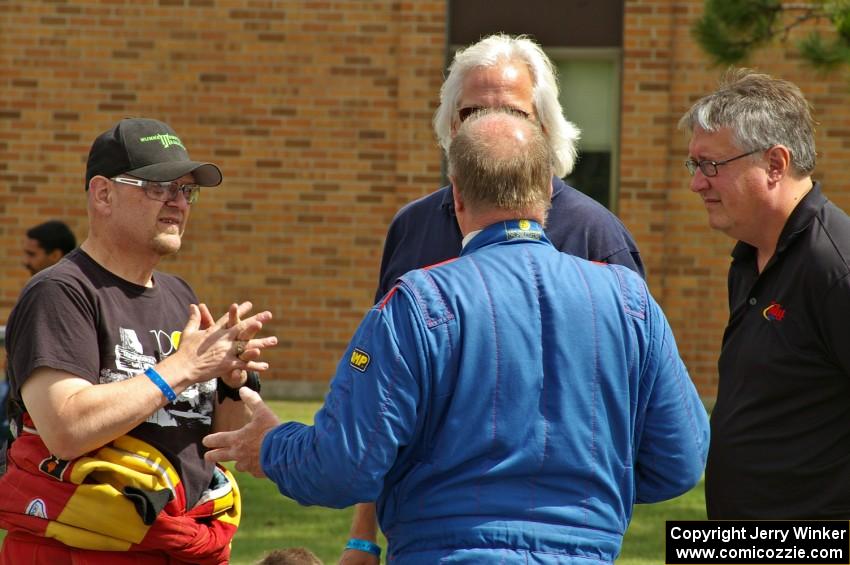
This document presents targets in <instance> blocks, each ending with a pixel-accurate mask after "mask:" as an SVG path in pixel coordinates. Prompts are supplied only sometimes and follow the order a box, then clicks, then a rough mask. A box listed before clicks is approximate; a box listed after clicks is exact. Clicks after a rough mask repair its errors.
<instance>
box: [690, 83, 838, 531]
mask: <svg viewBox="0 0 850 565" xmlns="http://www.w3.org/2000/svg"><path fill="white" fill-rule="evenodd" d="M679 126H680V127H681V128H682V129H683V130H685V131H687V132H689V133H690V135H691V138H690V144H689V145H688V160H687V161H686V162H685V165H686V166H687V168H688V171H689V172H690V173H691V175H692V179H691V190H692V191H693V192H694V193H695V194H696V195H697V196H699V198H700V199H701V200H702V202H703V204H704V206H705V210H706V213H707V215H708V223H709V225H710V226H711V227H712V228H713V229H715V230H718V231H720V232H722V233H724V234H726V235H728V236H729V237H731V238H732V239H733V240H736V243H735V247H734V249H733V250H732V263H731V265H730V267H729V281H728V289H729V322H728V323H727V326H726V329H725V331H724V332H723V345H722V348H721V350H720V358H719V361H718V375H719V381H718V389H717V403H716V405H715V407H714V410H713V411H712V414H711V447H710V449H709V455H708V464H707V467H706V475H705V501H706V508H707V511H708V517H709V518H710V519H719V520H768V519H770V520H775V519H821V520H827V519H829V520H848V519H850V401H848V400H850V348H848V347H847V337H848V335H850V334H848V331H847V318H848V314H850V218H848V216H847V214H846V213H844V212H843V211H842V210H841V209H839V208H838V207H837V206H835V204H833V203H832V202H830V201H829V200H828V199H827V197H826V196H825V195H824V194H823V192H822V187H821V184H820V183H819V182H816V181H814V180H813V179H812V173H813V171H814V168H815V155H816V153H815V138H814V132H815V122H814V120H813V119H812V116H811V112H810V108H809V103H808V102H807V101H806V99H805V97H804V96H803V93H802V92H801V91H800V89H799V88H798V87H797V86H796V85H794V84H793V83H791V82H788V81H786V80H782V79H779V78H774V77H771V76H768V75H765V74H761V73H757V72H754V71H752V70H749V69H732V70H730V71H729V72H728V73H727V74H726V75H725V76H724V78H723V81H722V83H721V84H720V86H719V88H718V89H717V90H716V91H715V92H713V93H711V94H708V95H706V96H704V97H702V98H700V99H699V100H698V101H697V102H696V103H694V105H693V106H692V107H691V108H690V109H689V110H688V111H687V112H686V113H685V115H684V116H683V117H682V119H681V120H680V122H679Z"/></svg>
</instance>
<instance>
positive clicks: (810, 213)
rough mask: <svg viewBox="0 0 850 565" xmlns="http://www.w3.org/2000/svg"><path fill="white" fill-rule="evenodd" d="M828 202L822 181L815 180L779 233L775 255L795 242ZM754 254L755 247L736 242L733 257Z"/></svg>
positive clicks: (739, 257) (740, 257) (737, 257)
mask: <svg viewBox="0 0 850 565" xmlns="http://www.w3.org/2000/svg"><path fill="white" fill-rule="evenodd" d="M826 202H827V198H826V196H824V195H823V194H822V193H821V188H820V182H815V183H814V185H813V186H812V189H811V190H810V191H809V192H807V193H806V195H805V196H803V199H802V200H800V202H799V204H797V206H795V207H794V209H793V210H792V211H791V215H790V216H788V220H787V221H786V222H785V226H784V227H783V228H782V232H781V233H780V234H779V241H777V242H776V251H775V252H774V256H775V255H778V254H779V253H782V252H783V251H785V250H786V249H787V248H788V246H789V245H791V243H793V242H794V239H795V238H796V237H797V235H798V234H800V233H802V232H803V231H805V230H806V228H808V227H809V225H811V223H812V220H813V219H814V217H815V216H817V215H818V213H820V211H821V210H822V209H823V207H824V204H826ZM753 254H755V247H753V246H752V245H750V244H749V243H744V242H743V241H739V242H738V243H736V244H735V248H734V249H733V250H732V257H733V258H735V259H742V258H744V257H748V256H750V255H753Z"/></svg>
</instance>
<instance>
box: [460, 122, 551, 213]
mask: <svg viewBox="0 0 850 565" xmlns="http://www.w3.org/2000/svg"><path fill="white" fill-rule="evenodd" d="M449 174H450V175H451V176H452V178H453V179H454V183H455V187H456V188H457V190H458V191H459V192H460V194H461V196H463V198H464V200H465V201H466V202H467V203H468V205H469V206H470V208H473V209H476V210H477V209H480V208H482V207H484V208H495V209H498V210H507V211H511V212H516V213H518V214H521V215H522V214H530V213H533V212H538V211H539V212H540V213H541V214H542V215H543V216H545V214H546V211H547V210H548V209H549V206H550V205H551V198H550V189H551V186H552V151H551V149H550V147H549V142H548V141H547V139H546V136H545V135H544V133H543V130H542V129H541V128H540V126H539V125H538V124H537V123H536V122H532V121H530V120H526V119H525V118H520V117H517V116H516V115H513V114H509V113H507V112H504V111H501V110H497V109H496V110H485V111H482V112H479V113H476V114H474V115H473V116H471V117H470V118H468V119H467V120H466V121H464V122H463V123H462V124H461V126H460V128H459V129H458V130H457V135H456V136H455V138H454V140H453V141H452V144H451V146H450V147H449Z"/></svg>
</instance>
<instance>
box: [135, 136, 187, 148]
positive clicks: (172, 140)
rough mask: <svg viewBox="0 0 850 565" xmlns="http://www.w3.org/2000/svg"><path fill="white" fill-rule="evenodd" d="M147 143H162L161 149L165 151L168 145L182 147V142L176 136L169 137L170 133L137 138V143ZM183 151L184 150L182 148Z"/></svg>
mask: <svg viewBox="0 0 850 565" xmlns="http://www.w3.org/2000/svg"><path fill="white" fill-rule="evenodd" d="M148 141H159V142H160V143H162V148H163V149H166V148H167V147H168V146H169V145H179V146H180V147H183V142H182V141H180V138H179V137H177V136H176V135H171V134H170V133H158V134H156V135H149V136H147V137H140V138H139V142H141V143H146V142H148ZM183 149H186V148H185V147H183Z"/></svg>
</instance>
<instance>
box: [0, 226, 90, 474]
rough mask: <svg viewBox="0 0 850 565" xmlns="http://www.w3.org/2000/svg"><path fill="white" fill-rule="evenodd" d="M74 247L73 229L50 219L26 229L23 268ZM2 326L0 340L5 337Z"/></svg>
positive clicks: (2, 425) (3, 430) (0, 427)
mask: <svg viewBox="0 0 850 565" xmlns="http://www.w3.org/2000/svg"><path fill="white" fill-rule="evenodd" d="M76 246H77V240H76V238H75V237H74V232H72V231H71V228H69V227H68V226H67V225H66V224H65V222H61V221H59V220H50V221H48V222H44V223H43V224H38V225H37V226H33V227H31V228H30V229H28V230H27V232H26V238H25V239H24V243H23V248H22V250H23V253H24V262H23V265H24V267H25V268H26V269H27V270H28V271H29V272H30V275H34V274H36V273H37V272H39V271H41V270H43V269H46V268H47V267H50V266H52V265H55V264H56V263H58V262H59V260H60V259H62V257H64V256H65V255H67V254H68V253H70V252H71V251H72V250H73V249H74V248H75V247H76ZM5 330H6V328H5V326H4V327H3V328H2V335H0V341H2V340H4V339H5ZM8 402H9V382H8V379H6V380H2V381H0V446H2V445H3V444H4V442H6V441H7V440H8V439H10V438H9V420H8V408H7V404H8ZM5 461H6V459H5V450H4V449H2V447H0V468H2V467H3V465H4V464H5Z"/></svg>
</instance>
